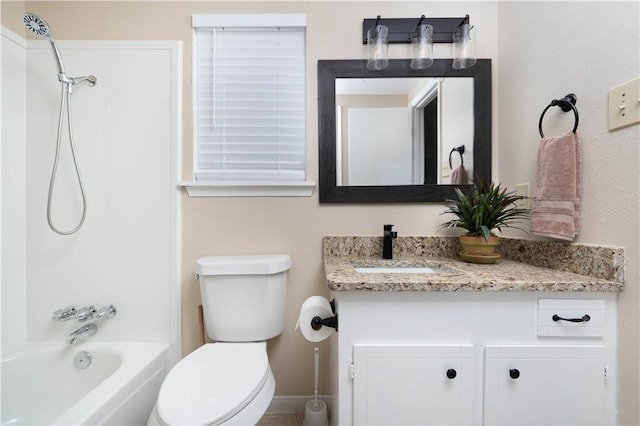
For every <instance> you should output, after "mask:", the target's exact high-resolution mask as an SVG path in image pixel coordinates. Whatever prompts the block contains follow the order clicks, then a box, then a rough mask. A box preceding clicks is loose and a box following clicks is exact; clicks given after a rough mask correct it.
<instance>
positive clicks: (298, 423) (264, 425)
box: [256, 413, 304, 426]
mask: <svg viewBox="0 0 640 426" xmlns="http://www.w3.org/2000/svg"><path fill="white" fill-rule="evenodd" d="M303 422H304V413H293V414H275V413H274V414H265V415H264V416H263V417H262V419H260V421H259V422H258V424H257V425H256V426H302V424H303Z"/></svg>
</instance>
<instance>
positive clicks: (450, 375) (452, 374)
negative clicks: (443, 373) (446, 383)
mask: <svg viewBox="0 0 640 426" xmlns="http://www.w3.org/2000/svg"><path fill="white" fill-rule="evenodd" d="M457 375H458V373H457V372H456V370H454V369H453V368H450V369H448V370H447V378H449V379H455V378H456V376H457Z"/></svg>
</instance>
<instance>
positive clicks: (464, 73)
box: [318, 59, 491, 203]
mask: <svg viewBox="0 0 640 426" xmlns="http://www.w3.org/2000/svg"><path fill="white" fill-rule="evenodd" d="M409 64H410V60H409V59H390V60H389V66H388V67H387V68H385V69H384V70H382V71H370V70H368V69H367V61H366V60H359V59H353V60H319V61H318V163H319V164H318V165H319V197H320V203H407V202H442V201H444V200H446V199H451V198H454V197H455V192H454V188H456V187H457V186H458V185H448V184H430V183H425V184H422V185H388V186H387V185H385V186H338V185H337V184H336V108H335V105H336V92H335V89H336V79H337V78H387V77H389V78H393V77H395V78H398V77H432V78H435V77H471V78H473V116H474V132H473V135H474V137H473V173H474V176H473V178H474V179H475V178H480V179H482V180H485V181H487V182H489V181H491V59H478V60H477V62H476V64H475V65H473V66H472V67H470V68H467V69H462V70H456V69H453V68H452V66H451V64H452V60H451V59H435V60H434V61H433V65H432V66H431V67H429V68H427V69H425V70H414V69H411V67H410V66H409ZM459 186H461V187H465V186H466V187H468V186H470V185H459Z"/></svg>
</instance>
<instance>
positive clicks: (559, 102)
mask: <svg viewBox="0 0 640 426" xmlns="http://www.w3.org/2000/svg"><path fill="white" fill-rule="evenodd" d="M576 102H577V97H576V95H575V94H574V93H569V94H568V95H567V96H565V97H564V98H562V99H554V100H552V101H551V103H550V104H549V105H547V107H546V108H545V109H544V111H542V114H540V121H539V122H538V130H539V131H540V136H541V137H543V138H544V133H542V119H543V118H544V114H545V113H546V112H547V110H548V109H549V108H551V107H552V106H557V107H560V109H561V110H562V111H564V112H569V111H571V110H573V115H574V116H575V118H576V122H575V124H574V125H573V133H575V132H576V130H578V120H579V117H578V109H577V108H576Z"/></svg>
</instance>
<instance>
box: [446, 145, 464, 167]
mask: <svg viewBox="0 0 640 426" xmlns="http://www.w3.org/2000/svg"><path fill="white" fill-rule="evenodd" d="M454 152H457V153H458V154H460V165H461V166H464V157H463V156H462V154H464V145H460V146H458V147H455V148H451V152H450V153H449V168H450V169H453V165H452V164H451V154H453V153H454Z"/></svg>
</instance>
